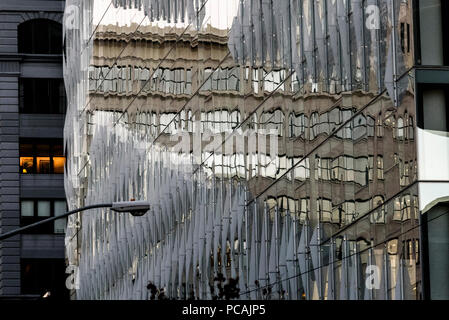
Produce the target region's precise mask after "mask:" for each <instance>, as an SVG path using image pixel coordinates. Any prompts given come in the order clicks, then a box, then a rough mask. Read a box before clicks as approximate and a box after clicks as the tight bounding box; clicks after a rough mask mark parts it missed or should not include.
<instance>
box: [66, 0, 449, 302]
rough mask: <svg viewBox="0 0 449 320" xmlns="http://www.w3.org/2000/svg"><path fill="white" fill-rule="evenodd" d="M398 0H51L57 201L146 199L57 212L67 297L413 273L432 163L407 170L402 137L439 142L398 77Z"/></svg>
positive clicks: (404, 44) (185, 292)
mask: <svg viewBox="0 0 449 320" xmlns="http://www.w3.org/2000/svg"><path fill="white" fill-rule="evenodd" d="M417 2H420V1H412V0H366V1H360V0H341V1H340V0H327V1H326V0H319V1H312V0H282V1H266V0H260V1H259V0H227V1H220V0H196V1H193V0H151V1H150V0H143V1H137V0H134V1H119V0H115V1H112V2H110V1H106V0H89V1H82V2H81V1H75V0H68V1H67V5H66V20H65V27H66V28H65V31H64V41H65V44H66V53H65V81H66V90H67V99H68V111H67V120H66V124H65V152H66V154H67V164H66V168H65V175H66V179H65V188H66V193H67V198H68V202H69V206H70V208H71V209H74V208H77V207H81V206H85V205H90V204H96V203H107V202H113V201H129V200H130V199H144V200H149V201H150V203H151V209H150V211H149V212H148V213H147V214H146V215H145V216H143V217H132V216H131V215H128V214H126V213H121V214H117V213H112V212H110V211H109V210H102V209H97V210H90V211H88V212H84V213H82V214H80V215H77V216H74V217H72V218H71V219H70V220H69V224H68V228H67V233H66V252H67V257H68V261H69V264H70V265H74V266H76V267H77V268H78V269H77V270H78V271H77V276H76V279H77V288H76V298H77V299H152V298H156V299H157V298H158V297H162V296H166V297H169V298H175V299H189V298H195V299H216V298H223V296H222V295H221V293H220V290H219V287H220V283H221V282H223V283H228V284H232V285H233V286H235V288H236V289H237V290H236V291H237V292H238V293H237V294H235V296H233V298H238V299H287V300H298V299H307V300H312V299H314V300H316V299H323V300H348V299H351V300H352V299H362V300H363V299H365V300H384V299H386V300H390V299H392V300H404V299H405V300H409V299H411V300H414V299H422V298H424V297H425V293H426V292H427V293H428V292H433V291H432V289H429V287H426V288H424V286H423V281H424V279H423V274H426V275H427V274H428V273H427V271H426V270H427V269H426V270H423V268H424V269H425V268H426V267H423V265H424V264H425V263H428V262H429V259H430V260H431V259H432V254H430V255H429V256H427V255H423V253H422V251H423V250H424V249H423V246H424V244H423V238H422V219H423V218H422V217H423V215H424V214H425V213H426V212H427V211H429V210H430V211H431V210H432V208H435V206H436V207H438V208H440V206H444V203H445V202H444V201H443V200H444V198H445V197H446V198H447V196H449V188H448V187H447V185H448V184H447V182H448V181H449V178H445V177H443V178H441V176H442V175H443V174H442V175H440V177H439V178H428V177H424V176H422V175H421V176H420V174H421V173H422V172H424V170H422V169H421V167H420V164H421V163H424V162H421V161H436V160H432V159H431V158H429V159H428V160H425V159H424V160H421V158H422V157H424V158H426V157H427V156H428V155H427V154H426V153H425V152H423V151H422V149H419V148H423V147H424V148H426V146H427V142H425V141H424V140H425V139H430V140H426V141H435V139H434V137H433V136H432V135H437V136H438V137H440V140H438V141H439V143H440V146H444V148H445V149H444V150H446V149H447V148H448V146H449V144H448V143H447V141H446V140H445V139H447V134H445V133H443V132H445V131H447V130H446V128H445V129H443V130H439V131H438V133H435V132H434V131H431V132H429V131H428V130H426V127H424V126H420V125H419V123H420V121H421V119H422V117H423V114H425V113H426V112H424V113H423V112H422V111H420V110H421V109H420V108H421V107H420V106H421V105H420V102H419V101H421V100H422V99H424V101H425V99H430V100H431V101H441V100H438V99H439V98H441V99H443V100H442V102H441V103H442V106H443V107H442V108H443V109H444V107H445V104H444V95H443V96H441V95H439V94H438V92H436V93H435V92H434V90H430V89H429V90H428V91H429V92H428V94H427V95H426V91H425V89H423V90H424V93H422V92H423V91H422V90H421V89H418V87H419V84H418V83H417V79H418V78H419V77H423V75H422V73H420V69H419V68H418V67H417V62H416V61H417V59H418V57H417V56H418V55H417V54H416V52H417V51H416V50H417V47H418V46H417V44H416V42H417V40H416V39H415V35H417V34H418V35H419V32H418V31H417V30H416V28H417V27H416V19H417V17H416V12H417V11H418V14H419V13H420V12H419V10H414V9H416V6H417V5H418V4H417ZM421 2H422V3H421V5H422V6H426V5H428V4H427V2H429V1H421ZM71 12H72V13H73V15H71V14H70V13H71ZM425 12H427V13H428V10H427V11H425ZM74 17H75V18H74ZM419 55H420V56H421V54H419ZM419 64H422V63H421V62H419ZM441 65H443V63H442V64H441ZM434 69H438V67H434ZM435 72H436V71H435ZM422 96H423V97H424V98H420V97H422ZM420 99H421V100H420ZM432 99H433V100H432ZM423 106H424V108H425V103H424V104H423ZM424 118H425V117H424ZM432 121H433V120H429V122H428V123H433V122H432ZM426 135H431V137H430V138H429V137H427V136H426ZM423 139H424V140H423ZM418 141H421V142H420V143H418ZM423 141H424V142H425V143H422V142H423ZM435 143H436V142H435ZM440 150H442V149H440ZM432 152H433V154H434V156H435V155H436V156H437V158H438V154H437V153H438V152H439V151H438V150H435V149H433V150H432ZM435 152H436V153H435ZM420 157H421V158H420ZM418 158H419V159H418ZM438 165H439V166H440V167H444V169H441V168H440V169H438V170H440V171H441V170H443V171H444V172H449V170H448V168H447V167H448V165H447V163H446V164H444V163H440V164H438ZM425 166H426V168H428V169H429V170H430V171H432V170H437V167H433V168H429V167H428V164H426V165H425ZM432 172H433V171H432ZM430 180H439V181H433V182H431V181H430ZM425 181H426V182H427V183H428V185H429V187H428V188H434V189H435V188H436V189H438V190H440V193H441V195H440V196H438V197H436V196H434V195H433V194H432V192H431V191H428V193H427V195H425V198H426V200H425V202H422V200H421V199H422V197H423V190H424V192H425V190H426V189H425V188H423V187H421V182H422V183H424V182H425ZM435 183H439V184H440V187H435ZM429 190H430V189H429ZM438 199H439V200H438ZM441 199H443V200H441ZM448 199H449V198H448ZM441 210H443V211H444V209H441ZM441 217H443V218H441ZM444 217H445V216H444V215H441V216H439V219H445V218H444ZM432 221H433V220H432ZM426 230H427V229H426ZM429 230H430V229H429ZM429 232H430V231H429ZM445 232H446V233H445ZM430 233H431V232H430ZM440 233H441V236H442V237H444V235H445V234H447V230H446V231H445V230H441V231H440ZM425 243H426V244H425V246H426V248H427V247H428V246H429V245H431V243H433V242H432V241H430V240H429V241H427V240H426V241H425ZM428 244H429V245H428ZM443 248H446V247H444V246H443ZM440 249H441V248H440ZM423 257H424V258H423ZM423 259H424V260H425V261H424V262H423V261H422V260H423ZM441 263H442V264H441V265H444V263H446V262H444V261H443V262H441ZM427 277H428V276H426V278H427ZM149 283H150V284H151V285H150V287H152V286H154V287H152V288H156V290H155V291H154V292H156V293H154V292H153V291H152V290H148V289H147V285H148V284H149ZM426 290H427V291H426ZM435 290H436V291H435V292H437V293H435V294H442V293H441V292H443V295H444V290H446V289H444V288H443V289H438V290H439V291H438V290H437V289H435ZM152 292H153V293H152ZM434 297H436V296H434Z"/></svg>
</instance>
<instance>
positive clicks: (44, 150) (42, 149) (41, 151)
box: [36, 144, 50, 157]
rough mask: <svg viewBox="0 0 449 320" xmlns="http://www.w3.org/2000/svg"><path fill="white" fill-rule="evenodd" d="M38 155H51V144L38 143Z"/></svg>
mask: <svg viewBox="0 0 449 320" xmlns="http://www.w3.org/2000/svg"><path fill="white" fill-rule="evenodd" d="M36 156H47V157H48V156H50V145H48V144H38V145H36Z"/></svg>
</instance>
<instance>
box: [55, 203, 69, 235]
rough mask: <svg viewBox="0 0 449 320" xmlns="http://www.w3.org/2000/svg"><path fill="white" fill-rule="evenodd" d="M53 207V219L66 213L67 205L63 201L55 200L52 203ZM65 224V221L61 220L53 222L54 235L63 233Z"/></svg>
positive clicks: (64, 219)
mask: <svg viewBox="0 0 449 320" xmlns="http://www.w3.org/2000/svg"><path fill="white" fill-rule="evenodd" d="M54 206H55V217H57V216H60V215H62V214H64V213H65V212H66V211H67V203H66V202H65V201H61V200H56V201H55V202H54ZM66 224H67V219H66V218H62V219H59V220H56V221H55V233H65V229H66Z"/></svg>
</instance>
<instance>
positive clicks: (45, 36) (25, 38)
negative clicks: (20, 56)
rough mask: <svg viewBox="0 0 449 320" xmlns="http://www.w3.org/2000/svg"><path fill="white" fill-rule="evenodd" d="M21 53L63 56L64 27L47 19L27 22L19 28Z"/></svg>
mask: <svg viewBox="0 0 449 320" xmlns="http://www.w3.org/2000/svg"><path fill="white" fill-rule="evenodd" d="M18 44H19V48H18V49H19V53H30V54H62V25H61V24H60V23H58V22H55V21H51V20H47V19H34V20H30V21H26V22H24V23H22V24H20V25H19V27H18Z"/></svg>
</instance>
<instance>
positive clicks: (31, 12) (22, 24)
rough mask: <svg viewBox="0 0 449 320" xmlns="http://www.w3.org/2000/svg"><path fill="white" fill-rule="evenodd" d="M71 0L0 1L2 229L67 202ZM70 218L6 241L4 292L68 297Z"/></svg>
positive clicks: (0, 254) (1, 272)
mask: <svg viewBox="0 0 449 320" xmlns="http://www.w3.org/2000/svg"><path fill="white" fill-rule="evenodd" d="M63 14H64V1H33V0H20V1H10V0H2V1H1V3H0V26H1V27H0V145H1V147H0V233H5V232H8V231H12V230H15V229H17V228H20V227H21V226H25V225H28V224H31V223H34V222H37V221H40V220H43V219H45V218H48V217H50V216H54V215H58V214H61V213H64V212H65V211H66V209H67V205H66V200H65V192H64V174H63V173H64V160H65V158H64V150H63V127H64V114H65V108H66V98H65V87H64V81H63V72H62V71H63V68H62V47H63V45H62V33H63V28H62V20H63ZM65 226H66V221H65V220H63V221H61V220H58V221H56V222H55V223H52V224H48V225H44V226H42V227H41V228H38V229H34V230H30V231H29V232H26V233H24V234H21V235H18V236H14V237H12V238H9V239H6V240H3V241H1V242H0V298H5V297H11V296H13V297H17V298H21V297H22V298H23V297H39V296H42V295H43V294H44V293H45V292H47V291H50V294H51V295H52V297H56V298H63V297H66V298H68V291H67V290H66V289H65V285H64V282H65V278H66V276H65V268H66V267H65V265H66V263H65V252H64V232H65Z"/></svg>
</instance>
